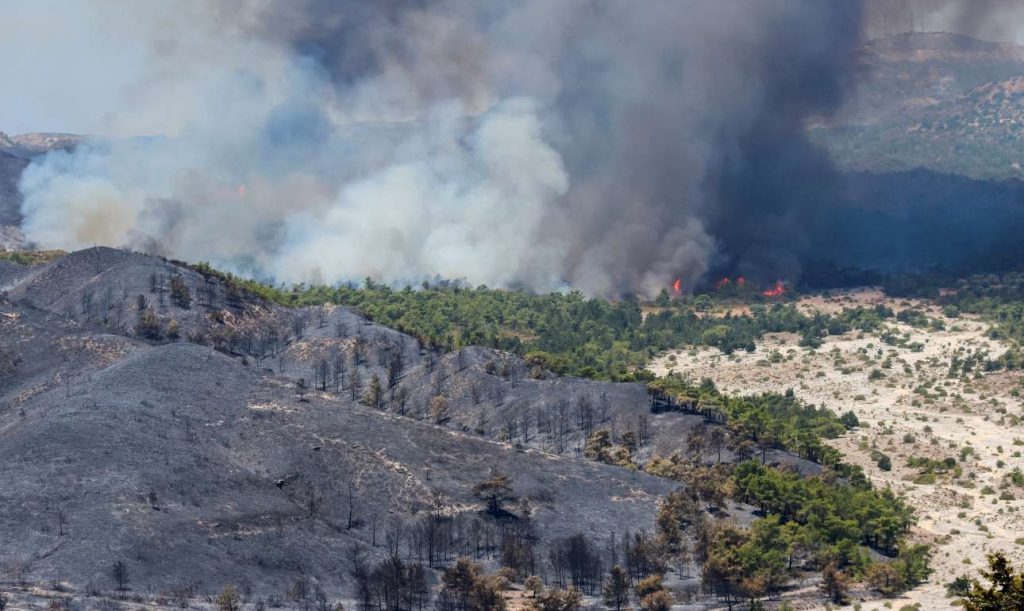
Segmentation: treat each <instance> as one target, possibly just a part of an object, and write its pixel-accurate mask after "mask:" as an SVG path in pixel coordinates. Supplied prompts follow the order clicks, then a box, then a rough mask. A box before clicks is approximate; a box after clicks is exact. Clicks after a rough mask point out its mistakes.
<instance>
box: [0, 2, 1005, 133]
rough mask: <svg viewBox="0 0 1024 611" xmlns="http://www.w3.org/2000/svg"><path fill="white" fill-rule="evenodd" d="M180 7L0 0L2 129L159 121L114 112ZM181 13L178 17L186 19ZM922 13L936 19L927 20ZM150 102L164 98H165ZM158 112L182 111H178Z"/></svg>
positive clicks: (923, 7) (1001, 22)
mask: <svg viewBox="0 0 1024 611" xmlns="http://www.w3.org/2000/svg"><path fill="white" fill-rule="evenodd" d="M823 1H832V0H823ZM976 1H978V0H869V2H870V3H871V4H869V6H873V7H874V8H877V7H879V6H890V7H892V8H890V9H889V10H888V12H889V13H891V16H890V19H891V21H893V22H902V21H904V20H906V19H901V18H900V17H899V16H900V15H902V14H903V13H907V14H910V12H909V11H908V10H907V7H908V6H915V7H917V8H916V9H914V10H913V12H914V13H916V18H915V19H914V20H913V21H914V22H915V24H916V25H917V27H918V28H921V27H924V28H925V29H947V28H951V27H955V26H953V24H952V23H951V22H952V21H955V19H952V18H951V16H952V15H953V14H954V13H955V12H956V7H957V6H968V7H970V6H971V5H972V3H973V2H976ZM981 1H982V2H984V3H989V4H998V5H1003V6H1004V7H1010V8H1009V9H1006V8H1004V9H1003V11H1002V14H1000V15H999V18H998V19H993V20H989V22H988V23H982V24H980V25H978V24H975V25H976V26H977V27H976V29H978V30H979V31H976V32H974V33H975V34H979V35H983V36H986V37H989V38H999V39H1003V40H1007V39H1013V38H1016V39H1017V41H1018V42H1024V40H1022V39H1024V35H1022V34H1024V28H1018V27H1016V25H1017V24H1018V23H1019V22H1020V21H1024V2H1021V5H1020V6H1019V7H1017V8H1013V7H1014V6H1015V5H1016V2H1012V1H1003V0H981ZM176 4H178V3H176V2H164V1H162V0H0V23H2V24H3V25H4V28H3V34H2V35H0V83H2V85H3V92H4V95H3V96H0V131H4V132H7V133H8V134H18V133H24V132H30V131H52V132H61V131H64V132H74V133H93V134H113V135H132V134H128V133H123V132H126V131H130V130H131V129H147V128H150V127H152V126H153V125H158V124H159V123H160V121H158V120H150V121H148V122H146V123H142V124H141V125H140V124H139V123H138V122H136V123H134V124H128V125H126V124H122V123H120V122H119V120H118V119H119V117H118V116H116V115H114V114H112V113H115V112H116V109H118V108H123V107H124V102H125V99H126V98H128V97H130V94H131V91H132V86H133V85H137V84H138V83H140V82H142V81H145V80H146V78H147V77H148V75H147V73H146V70H145V69H144V66H145V65H148V64H149V63H151V61H152V60H153V59H154V58H153V57H152V56H151V55H150V53H151V52H154V49H153V48H152V47H151V46H148V45H151V43H152V40H153V37H154V32H152V31H142V30H144V29H145V28H146V27H147V25H146V24H145V22H147V21H149V22H150V23H149V24H148V25H149V26H152V22H151V20H147V19H139V18H138V17H139V16H140V15H151V14H152V13H154V12H162V11H166V10H167V9H170V8H172V7H174V6H175V5H176ZM179 6H180V5H179ZM900 7H903V8H902V9H901V8H900ZM180 13H187V11H184V10H182V11H180ZM180 13H179V14H178V15H176V16H177V17H181V15H180ZM1007 13H1008V14H1007ZM922 14H929V16H928V17H927V18H922ZM871 21H874V20H871ZM140 24H141V25H140ZM876 25H877V24H876ZM893 27H901V26H893ZM168 29H169V30H170V28H168ZM874 29H875V28H873V27H871V25H869V30H874ZM179 31H180V30H179ZM875 33H877V32H875ZM147 101H148V102H150V103H156V104H157V105H159V103H160V100H159V99H157V100H153V99H149V100H147ZM152 112H154V113H157V114H160V113H164V112H167V113H171V114H174V113H175V109H174V108H162V109H154V110H153V111H152ZM153 119H156V118H155V117H153ZM151 124H152V125H151Z"/></svg>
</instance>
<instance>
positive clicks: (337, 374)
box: [331, 348, 345, 394]
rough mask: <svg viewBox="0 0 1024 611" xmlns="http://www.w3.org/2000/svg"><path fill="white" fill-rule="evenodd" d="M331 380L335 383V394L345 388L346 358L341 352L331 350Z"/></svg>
mask: <svg viewBox="0 0 1024 611" xmlns="http://www.w3.org/2000/svg"><path fill="white" fill-rule="evenodd" d="M331 380H332V382H333V383H334V394H339V393H340V392H341V390H342V389H343V388H345V356H344V355H343V354H342V352H341V350H339V349H337V348H334V349H332V350H331Z"/></svg>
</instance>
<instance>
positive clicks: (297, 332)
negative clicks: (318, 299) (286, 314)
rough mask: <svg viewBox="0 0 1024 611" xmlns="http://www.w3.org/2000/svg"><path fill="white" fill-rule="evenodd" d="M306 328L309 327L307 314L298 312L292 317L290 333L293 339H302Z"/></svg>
mask: <svg viewBox="0 0 1024 611" xmlns="http://www.w3.org/2000/svg"><path fill="white" fill-rule="evenodd" d="M307 326H309V316H308V313H307V312H304V311H301V310H300V311H298V312H295V313H294V314H293V315H292V319H291V331H292V336H293V337H295V339H302V336H303V335H305V333H306V327H307Z"/></svg>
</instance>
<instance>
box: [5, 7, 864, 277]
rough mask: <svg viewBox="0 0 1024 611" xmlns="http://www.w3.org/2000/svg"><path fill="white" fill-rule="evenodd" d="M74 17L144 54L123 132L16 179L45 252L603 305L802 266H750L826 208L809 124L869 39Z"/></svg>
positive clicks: (830, 104)
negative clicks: (455, 283)
mask: <svg viewBox="0 0 1024 611" xmlns="http://www.w3.org/2000/svg"><path fill="white" fill-rule="evenodd" d="M77 2H78V3H79V4H83V5H85V6H86V7H87V8H88V10H90V11H92V12H93V13H95V14H96V15H97V16H99V17H101V18H98V19H97V20H96V22H97V23H103V22H104V19H102V17H103V16H107V17H109V18H110V19H111V20H112V22H116V23H118V24H128V25H129V26H130V27H120V28H119V29H118V30H117V35H121V36H131V37H135V38H137V39H139V40H141V41H142V43H143V44H142V45H141V46H144V47H145V48H147V49H149V52H148V55H146V56H144V57H142V58H140V59H139V62H140V64H141V65H143V66H144V67H145V71H144V73H143V74H142V76H141V77H140V78H138V79H137V80H136V82H134V83H133V84H132V86H131V87H130V88H129V89H128V90H127V91H126V92H125V95H124V103H123V104H122V105H121V106H120V107H118V108H112V109H111V112H110V115H109V120H108V127H107V129H106V130H105V131H106V132H107V133H109V134H112V135H113V136H114V137H111V138H105V139H98V140H95V141H93V142H90V143H88V144H85V145H82V146H81V147H79V148H78V149H77V150H76V151H75V152H73V153H71V154H65V153H58V154H52V155H49V156H47V157H45V158H42V159H40V160H37V161H36V162H34V163H33V164H32V165H31V166H30V168H29V169H28V170H27V171H26V173H25V174H24V176H23V180H22V182H21V190H22V192H23V196H24V204H23V210H22V212H23V216H24V218H25V221H24V227H23V229H24V231H25V234H26V236H27V237H28V239H30V240H32V241H34V242H35V243H37V244H38V245H40V246H44V247H50V248H65V249H74V248H80V247H84V246H90V245H93V244H105V245H111V246H128V247H132V248H136V249H142V250H147V251H153V252H157V253H160V254H166V255H170V256H174V257H177V258H184V259H189V260H207V261H210V262H212V263H214V264H216V265H218V266H220V267H224V268H227V269H231V270H233V271H236V272H240V273H247V274H251V275H255V276H259V277H262V278H272V279H274V280H276V281H284V282H329V283H333V282H338V281H346V280H357V281H358V280H360V279H362V278H363V277H365V276H370V277H373V278H375V279H378V280H383V281H386V282H389V283H394V284H402V283H406V282H409V283H415V282H417V281H419V280H422V279H430V278H434V277H437V276H441V277H445V278H453V279H464V280H466V281H468V282H471V283H474V284H477V283H485V284H488V285H490V286H496V287H510V286H524V287H527V288H530V289H534V290H541V291H546V290H554V289H559V288H562V287H564V286H566V285H572V286H576V287H579V288H582V289H584V290H585V291H587V292H590V293H593V294H603V295H612V294H621V293H623V292H643V293H647V294H653V293H656V292H657V291H658V290H660V289H661V288H662V287H665V286H668V285H670V284H671V283H672V281H673V280H674V279H675V278H676V277H682V278H683V280H684V281H685V282H686V285H687V286H692V283H693V281H694V280H696V279H697V278H699V277H700V276H701V275H703V274H704V273H705V272H706V270H707V269H708V267H709V266H710V265H711V264H712V263H713V261H718V262H720V263H721V262H725V263H726V264H731V265H737V266H755V267H763V268H764V275H765V276H766V277H771V278H774V277H775V274H782V273H789V272H790V271H791V270H788V269H781V268H779V264H778V263H777V262H773V261H771V260H768V259H770V257H769V258H765V257H761V256H760V255H758V256H757V257H751V256H749V255H748V252H749V253H755V252H756V253H764V252H775V251H776V250H779V249H783V250H784V249H786V248H789V247H790V246H791V245H792V244H795V243H797V242H799V240H797V239H793V238H792V236H790V235H786V233H785V231H780V232H778V235H774V236H771V237H769V238H766V239H770V240H775V241H773V242H771V243H770V244H767V245H760V246H757V245H756V244H754V245H753V246H751V244H752V243H753V242H756V241H757V240H759V239H761V237H760V232H761V230H762V228H763V227H764V226H776V225H780V226H781V225H783V223H782V222H781V221H780V220H779V219H796V220H794V221H793V222H787V223H785V224H784V225H785V226H784V227H783V228H784V229H785V230H786V231H798V230H799V219H800V218H801V215H800V214H797V213H794V212H793V209H797V210H800V209H802V208H803V207H804V206H805V205H806V204H805V203H802V202H803V201H812V200H813V201H818V200H820V199H821V197H820V195H821V194H820V192H817V191H814V188H815V187H813V185H818V184H819V183H820V184H825V183H827V180H824V181H820V180H819V179H818V178H817V176H818V175H819V174H827V163H822V164H816V163H811V164H807V163H805V161H806V160H807V159H810V158H814V157H816V156H818V152H817V151H813V150H811V148H810V147H808V146H806V145H805V144H804V143H803V137H802V134H801V129H800V128H801V126H802V122H803V120H804V119H805V118H806V117H807V116H810V115H813V114H815V113H824V112H829V111H830V110H832V109H833V108H834V107H835V106H836V105H837V103H838V99H839V95H838V85H837V83H838V81H839V80H840V79H841V77H842V71H843V69H844V68H845V62H846V61H847V58H848V57H849V56H851V51H852V48H853V47H854V45H855V43H856V40H857V37H858V36H859V33H860V32H859V25H858V23H857V16H858V15H859V13H858V9H856V5H857V3H856V2H851V3H827V2H826V3H822V2H820V1H819V0H731V1H729V2H718V1H717V0H649V2H644V3H643V4H642V5H641V4H638V3H634V2H631V1H626V0H609V1H599V0H561V1H559V2H551V1H550V0H518V1H513V0H495V1H494V2H490V3H478V2H475V1H473V0H374V1H373V2H362V1H352V0H338V1H328V0H290V1H283V0H246V1H239V2H227V1H224V2H205V1H202V0H182V1H180V2H175V3H173V5H170V4H164V3H157V2H128V1H127V0H112V1H110V0H77ZM136 42H138V41H136ZM96 69H97V70H102V66H100V65H97V66H96ZM147 134H148V136H146V137H132V136H138V135H147ZM776 149H778V150H776ZM777 163H782V164H784V165H783V166H776V165H775V164H777ZM822 170H826V171H824V172H822ZM786 172H796V173H803V174H805V176H803V177H802V183H806V184H811V185H812V188H811V189H808V193H809V194H808V195H799V194H798V195H796V196H794V197H793V202H795V203H793V204H792V205H791V204H790V198H789V196H788V191H789V190H790V186H789V185H790V182H789V181H786V180H782V178H781V177H782V176H783V175H784V174H785V173H786ZM734 185H738V186H734ZM754 189H756V190H757V191H758V192H757V193H756V194H754V193H752V192H747V190H754ZM725 227H728V228H729V229H728V231H724V230H723V228H725ZM785 258H786V257H779V260H782V259H785ZM789 258H792V257H789ZM773 266H774V267H773Z"/></svg>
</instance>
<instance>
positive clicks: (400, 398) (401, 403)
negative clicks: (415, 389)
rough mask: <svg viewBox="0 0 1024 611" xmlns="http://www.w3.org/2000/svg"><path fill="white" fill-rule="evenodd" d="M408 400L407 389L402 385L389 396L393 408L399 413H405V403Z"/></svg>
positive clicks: (402, 414)
mask: <svg viewBox="0 0 1024 611" xmlns="http://www.w3.org/2000/svg"><path fill="white" fill-rule="evenodd" d="M408 401H409V391H407V390H406V389H405V387H404V386H400V387H398V390H397V391H395V393H394V396H392V398H391V404H392V405H394V409H395V411H396V412H398V414H399V415H401V416H404V415H406V412H407V409H406V404H407V403H408Z"/></svg>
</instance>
